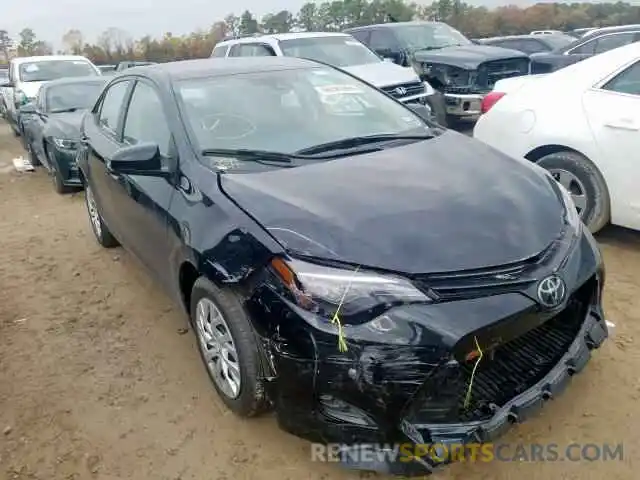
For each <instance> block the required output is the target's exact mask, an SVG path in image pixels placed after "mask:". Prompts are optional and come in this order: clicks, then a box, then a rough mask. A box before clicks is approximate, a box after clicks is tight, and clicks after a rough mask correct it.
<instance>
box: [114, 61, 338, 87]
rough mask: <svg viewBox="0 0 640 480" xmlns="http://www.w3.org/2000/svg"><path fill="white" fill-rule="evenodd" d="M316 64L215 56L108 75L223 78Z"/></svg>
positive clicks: (316, 64) (169, 78)
mask: <svg viewBox="0 0 640 480" xmlns="http://www.w3.org/2000/svg"><path fill="white" fill-rule="evenodd" d="M318 67H326V66H325V65H322V64H320V63H317V62H314V61H312V60H307V59H303V58H297V57H284V56H282V57H233V58H215V57H214V58H203V59H198V60H182V61H179V62H169V63H158V64H155V65H145V66H139V67H132V68H129V69H127V70H124V71H123V72H121V73H120V74H118V75H116V76H115V77H111V79H115V78H123V77H126V76H132V75H144V76H146V77H149V78H151V79H156V80H159V81H169V82H170V81H173V80H187V79H196V78H209V77H223V76H229V75H242V74H246V73H258V72H273V71H278V70H295V69H305V68H318Z"/></svg>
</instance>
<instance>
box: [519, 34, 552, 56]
mask: <svg viewBox="0 0 640 480" xmlns="http://www.w3.org/2000/svg"><path fill="white" fill-rule="evenodd" d="M520 50H521V51H523V52H524V53H526V54H529V55H531V54H532V53H539V52H546V51H548V50H549V48H547V47H546V46H545V45H544V43H542V42H540V41H539V40H535V39H533V38H531V39H522V40H520Z"/></svg>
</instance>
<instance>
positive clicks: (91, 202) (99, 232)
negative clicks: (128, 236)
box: [84, 183, 120, 248]
mask: <svg viewBox="0 0 640 480" xmlns="http://www.w3.org/2000/svg"><path fill="white" fill-rule="evenodd" d="M84 199H85V205H86V207H87V213H88V214H89V223H90V224H91V230H92V231H93V234H94V235H95V237H96V240H97V241H98V243H99V244H100V245H102V246H103V247H104V248H114V247H117V246H118V245H120V243H119V242H118V240H116V238H115V237H114V236H113V235H112V234H111V232H110V231H109V229H108V228H107V226H106V225H105V224H104V222H103V221H102V214H101V213H100V209H99V208H98V204H97V203H96V200H95V198H94V196H93V190H92V189H91V187H90V186H89V184H88V183H87V184H86V185H85V192H84Z"/></svg>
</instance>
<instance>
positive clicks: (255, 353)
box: [190, 277, 268, 418]
mask: <svg viewBox="0 0 640 480" xmlns="http://www.w3.org/2000/svg"><path fill="white" fill-rule="evenodd" d="M242 303H243V302H242V299H241V297H240V296H239V295H238V294H236V293H235V292H233V291H231V290H230V289H225V290H222V289H220V288H218V287H217V286H216V285H215V284H214V283H212V282H211V281H209V280H207V279H206V278H204V277H200V278H199V279H198V280H196V282H195V284H194V286H193V289H192V292H191V308H190V312H191V322H192V325H193V329H194V332H195V334H196V338H197V341H198V350H199V351H200V357H201V358H202V361H203V363H204V365H205V368H206V370H207V373H208V375H209V378H210V380H211V383H213V386H214V388H215V389H216V391H217V393H218V395H219V396H220V398H221V399H222V401H223V402H224V403H225V405H226V406H227V407H228V408H229V409H230V410H231V411H232V412H233V413H235V414H236V415H238V416H239V417H245V418H246V417H254V416H256V415H258V414H260V413H262V412H263V411H265V410H266V409H267V406H268V401H267V398H266V394H265V389H264V384H263V382H262V380H261V375H260V353H259V350H258V345H257V343H256V338H255V334H254V331H253V327H252V326H251V322H250V320H249V317H248V316H247V313H246V312H245V309H244V307H243V304H242ZM207 308H208V310H207ZM203 309H204V310H203ZM215 309H217V312H219V313H220V314H221V316H222V323H220V321H218V322H217V328H215V327H214V328H212V324H213V323H214V322H210V323H208V325H209V330H208V331H209V333H207V328H206V327H205V325H206V324H207V322H206V321H203V320H202V318H203V313H204V312H208V313H209V314H208V315H204V318H209V319H212V318H216V315H215V313H216V310H215ZM199 316H200V318H199ZM223 324H224V325H223ZM219 328H220V329H221V330H220V329H219ZM225 330H226V331H227V332H228V334H229V336H228V338H230V340H231V342H230V343H229V342H228V341H226V342H225V341H224V340H220V339H222V338H225V337H224V336H223V337H221V336H219V335H220V334H219V333H218V335H216V337H215V338H217V339H218V340H217V341H216V340H213V337H214V335H213V334H212V333H211V332H214V331H217V332H220V331H223V332H224V331H225ZM207 335H208V338H211V339H212V340H210V341H209V340H207ZM213 344H217V345H218V346H219V347H218V348H219V350H217V351H218V352H222V351H224V350H225V349H226V351H227V352H230V353H227V356H226V357H227V358H228V359H229V361H228V363H227V365H230V364H232V363H233V362H232V361H231V360H233V359H235V360H236V366H237V370H238V371H239V373H238V372H236V373H235V374H232V375H230V376H235V377H236V379H237V378H239V380H240V381H239V385H237V384H236V385H237V390H236V391H235V392H233V391H229V390H230V389H229V387H228V385H229V382H228V381H226V380H225V378H224V376H218V378H216V371H217V372H218V375H220V370H221V367H219V365H221V363H224V362H222V360H221V359H222V358H224V357H225V355H224V354H221V353H220V354H219V355H216V357H217V358H218V360H217V362H216V361H215V360H211V361H209V360H207V356H206V352H213V351H215V348H211V347H212V345H213ZM223 344H224V345H225V347H222V345H223ZM232 370H233V371H235V370H236V369H229V367H227V371H229V372H230V371H232ZM227 375H228V374H227ZM225 382H226V383H225ZM225 385H226V386H225Z"/></svg>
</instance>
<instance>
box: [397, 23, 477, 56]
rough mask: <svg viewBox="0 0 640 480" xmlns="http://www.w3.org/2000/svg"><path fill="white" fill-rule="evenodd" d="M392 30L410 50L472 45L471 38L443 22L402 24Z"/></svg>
mask: <svg viewBox="0 0 640 480" xmlns="http://www.w3.org/2000/svg"><path fill="white" fill-rule="evenodd" d="M394 31H395V32H396V34H397V35H398V37H399V38H400V40H401V42H402V43H404V44H405V45H406V46H408V47H409V48H410V49H412V50H420V49H432V48H444V47H450V46H458V45H472V42H471V40H469V39H468V38H467V37H465V36H464V35H463V34H462V33H460V32H459V31H458V30H456V29H455V28H452V27H450V26H449V25H446V24H444V23H419V24H416V25H403V26H402V27H398V28H396V29H395V30H394Z"/></svg>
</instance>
